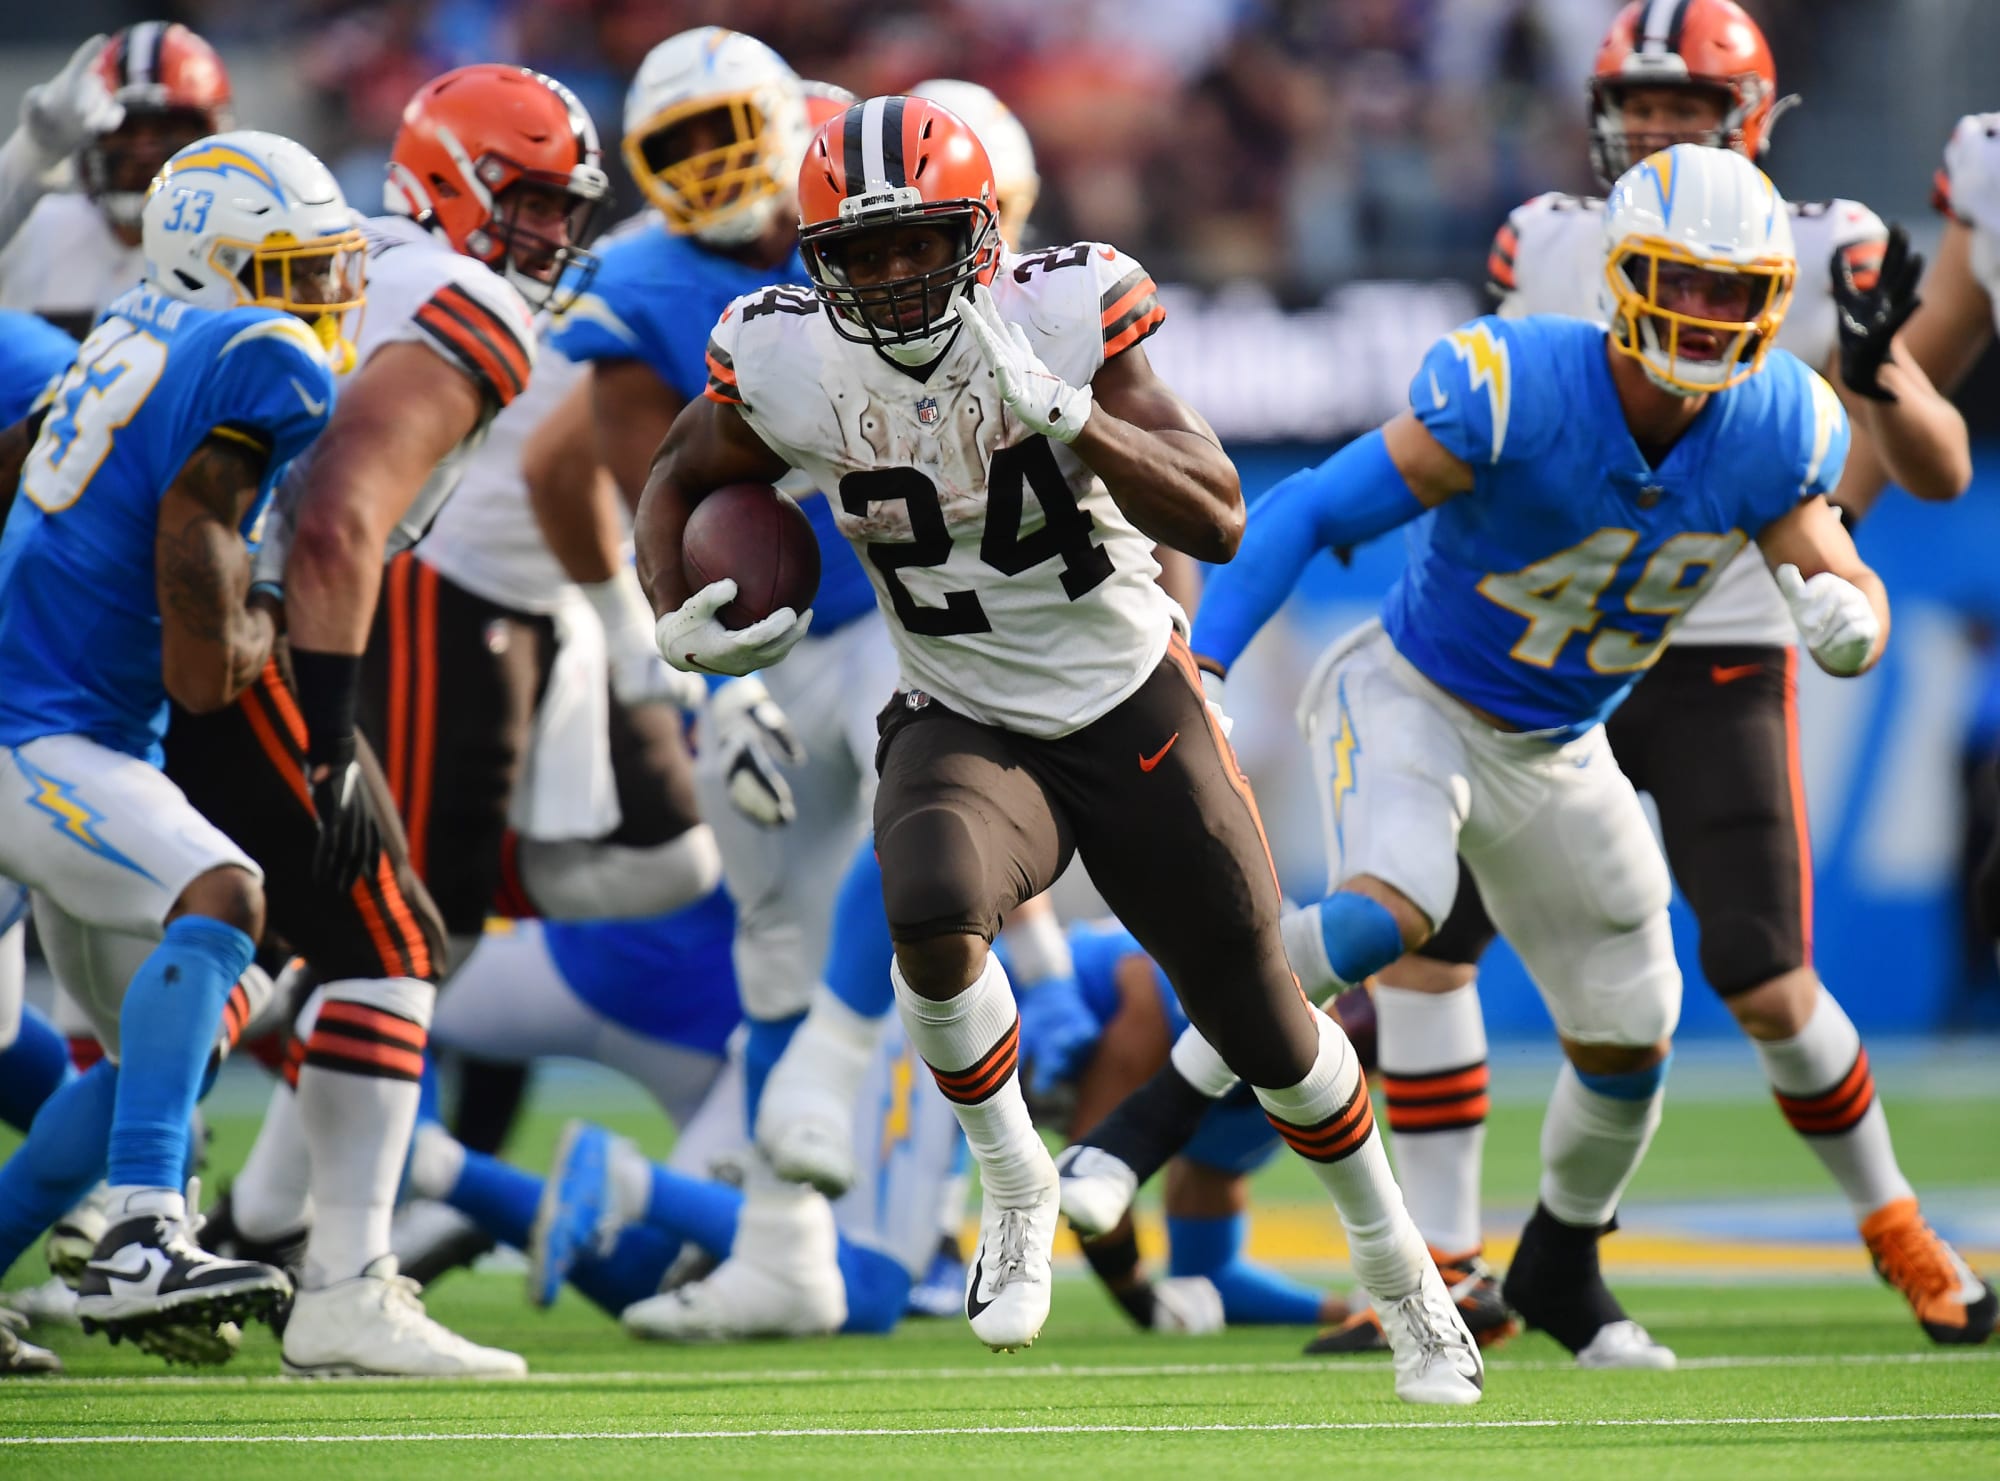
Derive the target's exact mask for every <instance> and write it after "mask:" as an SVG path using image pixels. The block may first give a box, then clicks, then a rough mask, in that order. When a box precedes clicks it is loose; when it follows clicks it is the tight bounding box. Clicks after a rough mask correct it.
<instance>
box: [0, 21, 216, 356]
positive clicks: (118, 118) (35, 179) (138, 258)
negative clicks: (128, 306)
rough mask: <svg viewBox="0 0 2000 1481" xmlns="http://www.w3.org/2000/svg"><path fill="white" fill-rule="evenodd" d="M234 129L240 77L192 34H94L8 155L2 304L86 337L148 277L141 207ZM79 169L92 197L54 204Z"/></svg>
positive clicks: (151, 29)
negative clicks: (66, 171) (178, 163)
mask: <svg viewBox="0 0 2000 1481" xmlns="http://www.w3.org/2000/svg"><path fill="white" fill-rule="evenodd" d="M230 126H231V115H230V92H229V74H228V72H227V71H225V70H224V68H223V65H222V59H221V58H220V57H218V56H217V55H216V54H215V50H214V48H213V47H211V46H210V45H209V44H208V43H207V42H206V41H204V40H203V39H202V38H201V37H200V36H198V35H196V34H195V33H194V32H193V31H190V30H189V29H188V28H187V27H186V26H182V25H174V24H169V23H168V22H166V21H141V22H140V23H139V24H137V25H134V26H127V27H126V28H125V29H124V30H122V31H119V32H117V33H116V34H115V35H113V36H111V37H109V38H106V37H103V36H93V37H92V38H91V39H90V40H88V41H86V42H84V43H83V45H82V46H80V47H78V48H77V50H76V52H75V54H74V55H73V56H71V58H70V59H69V63H68V65H66V66H65V67H64V68H63V70H62V71H61V72H60V73H58V74H57V75H56V76H55V77H53V78H51V79H49V81H47V82H45V83H43V84H42V85H40V86H39V87H35V88H31V89H30V90H29V92H28V95H27V97H26V98H25V99H24V100H23V102H22V105H21V127H20V128H19V129H17V130H16V131H15V133H14V134H13V136H12V137H11V138H9V139H8V141H7V143H6V144H5V146H4V147H0V306H4V307H7V308H15V309H27V310H30V311H31V312H33V313H37V314H40V315H41V316H42V317H43V318H45V319H48V320H49V321H50V322H52V323H54V324H57V325H60V326H61V327H62V328H64V329H67V330H68V331H69V332H70V333H71V334H74V335H76V336H78V337H79V338H81V337H82V335H83V334H84V332H85V331H86V330H88V329H89V328H90V326H91V325H92V324H93V323H95V322H96V319H97V316H98V315H99V314H100V313H101V312H103V310H104V306H105V305H106V304H108V303H109V302H110V301H111V300H112V299H113V298H114V297H115V296H117V295H118V294H120V293H123V292H124V291H125V290H126V289H127V288H130V287H131V286H132V285H133V284H134V283H136V282H138V281H139V279H140V278H141V277H143V276H144V275H145V267H146V259H145V253H144V250H143V246H142V242H141V234H142V226H141V221H140V212H141V208H142V207H143V206H144V205H145V202H146V187H147V186H148V185H149V184H151V183H152V179H153V177H154V176H155V175H157V174H158V173H159V172H160V167H161V166H162V165H163V164H165V163H166V162H167V159H168V157H169V156H170V155H172V154H174V153H175V152H176V151H178V150H180V149H182V148H185V147H186V146H187V145H189V144H192V143H193V142H194V141H195V140H197V139H199V138H202V137H203V136H204V135H207V134H213V133H216V132H218V131H219V130H222V129H226V128H229V127H230ZM65 162H73V164H74V169H75V174H76V176H77V180H78V183H79V184H80V185H81V187H82V189H81V191H80V192H77V191H63V192H60V193H57V194H54V195H48V194H45V191H46V189H47V181H48V179H49V178H50V176H51V175H52V174H53V173H54V172H56V171H57V170H58V169H59V168H60V167H61V166H62V165H63V164H64V163H65Z"/></svg>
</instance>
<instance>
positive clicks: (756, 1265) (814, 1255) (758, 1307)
mask: <svg viewBox="0 0 2000 1481" xmlns="http://www.w3.org/2000/svg"><path fill="white" fill-rule="evenodd" d="M751 1184H752V1187H751V1189H750V1191H749V1192H748V1193H747V1194H746V1196H745V1198H744V1202H743V1211H742V1212H741V1213H740V1214H739V1215H738V1216H737V1220H736V1242H735V1245H734V1247H733V1248H732V1249H731V1250H730V1253H729V1258H728V1259H727V1260H724V1261H723V1262H722V1263H721V1264H720V1265H718V1266H716V1267H715V1270H714V1272H713V1273H712V1274H710V1275H708V1276H707V1277H705V1278H704V1279H702V1280H698V1281H692V1282H690V1283H688V1284H686V1285H682V1286H679V1287H676V1288H675V1289H673V1290H670V1291H664V1292H662V1293H661V1294H660V1295H657V1296H649V1297H647V1298H646V1299H645V1300H644V1301H636V1302H634V1303H633V1304H632V1305H630V1306H628V1307H626V1308H625V1310H624V1311H623V1312H622V1313H620V1315H619V1320H620V1321H622V1322H623V1323H624V1324H625V1328H626V1330H627V1331H629V1332H632V1333H634V1334H635V1335H637V1336H640V1337H651V1338H654V1339H655V1340H657V1341H661V1342H731V1341H737V1340H740V1339H743V1338H746V1337H815V1336H821V1335H824V1334H826V1333H830V1332H837V1331H839V1330H840V1327H841V1324H842V1323H843V1322H845V1321H846V1320H847V1288H846V1286H845V1284H844V1283H843V1282H842V1280H841V1276H840V1263H839V1261H840V1254H839V1251H840V1236H839V1232H838V1231H837V1229H836V1228H835V1227H834V1221H833V1206H832V1205H831V1204H829V1203H828V1202H827V1201H826V1200H825V1199H824V1198H822V1197H821V1196H820V1195H819V1194H817V1193H815V1192H813V1191H812V1190H811V1189H810V1188H803V1187H799V1186H797V1185H795V1184H791V1183H781V1182H779V1181H778V1180H777V1179H776V1178H775V1177H773V1176H772V1174H771V1173H770V1172H769V1170H768V1169H764V1168H759V1169H758V1170H757V1172H756V1173H755V1175H754V1176H753V1177H752V1179H751Z"/></svg>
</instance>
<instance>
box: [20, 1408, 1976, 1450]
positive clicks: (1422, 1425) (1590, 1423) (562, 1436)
mask: <svg viewBox="0 0 2000 1481" xmlns="http://www.w3.org/2000/svg"><path fill="white" fill-rule="evenodd" d="M1996 1420H2000V1412H1995V1413H1976V1414H1815V1415H1799V1416H1776V1415H1731V1416H1725V1417H1723V1418H1719V1419H1462V1420H1444V1421H1436V1420H1430V1421H1425V1420H1413V1421H1409V1422H1407V1423H1406V1422H1401V1421H1396V1420H1327V1421H1316V1422H1304V1423H1298V1424H1282V1423H1280V1424H994V1425H944V1426H939V1427H937V1428H935V1429H918V1428H896V1429H889V1428H884V1427H871V1428H865V1429H851V1430H850V1429H834V1428H830V1427H826V1428H811V1429H771V1430H604V1431H590V1430H472V1431H467V1432H464V1433H456V1434H455V1433H450V1432H442V1433H440V1432H437V1431H422V1432H418V1433H414V1434H407V1435H381V1434H371V1435H342V1434H331V1435H329V1434H294V1435H273V1434H268V1433H252V1434H238V1435H161V1434H142V1435H57V1436H47V1437H43V1436H19V1437H0V1445H410V1444H452V1443H457V1444H476V1443H486V1442H492V1441H502V1442H505V1443H507V1444H517V1443H519V1442H521V1441H523V1440H557V1441H579V1440H583V1441H590V1440H856V1439H898V1440H913V1439H922V1438H925V1437H927V1436H955V1435H957V1436H973V1435H1218V1434H1219V1435H1267V1434H1292V1433H1306V1432H1313V1433H1317V1432H1320V1431H1326V1430H1371V1431H1383V1430H1566V1429H1575V1430H1591V1429H1735V1428H1743V1427H1748V1426H1768V1425H1817V1424H1964V1423H1967V1422H1972V1421H1978V1422H1982V1423H1986V1422H1992V1421H1996Z"/></svg>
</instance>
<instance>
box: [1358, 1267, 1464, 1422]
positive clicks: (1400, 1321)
mask: <svg viewBox="0 0 2000 1481" xmlns="http://www.w3.org/2000/svg"><path fill="white" fill-rule="evenodd" d="M1375 1314H1376V1316H1377V1317H1378V1318H1379V1319H1380V1320H1381V1323H1382V1335H1383V1336H1384V1337H1386V1338H1387V1339H1388V1342H1389V1351H1390V1352H1391V1353H1393V1354H1394V1355H1395V1364H1396V1397H1397V1398H1399V1399H1401V1400H1402V1401H1403V1402H1404V1403H1405V1404H1477V1403H1478V1402H1479V1400H1480V1397H1481V1395H1482V1394H1483V1392H1484V1390H1485V1387H1486V1364H1485V1361H1484V1360H1483V1359H1482V1358H1481V1357H1480V1356H1479V1344H1478V1343H1477V1342H1475V1341H1473V1338H1472V1332H1471V1330H1470V1329H1469V1328H1468V1327H1467V1326H1466V1325H1465V1318H1464V1317H1463V1316H1461V1315H1460V1314H1459V1310H1458V1303H1457V1302H1456V1301H1454V1300H1452V1298H1451V1292H1450V1291H1448V1290H1446V1289H1445V1284H1444V1278H1443V1277H1442V1276H1440V1275H1439V1274H1438V1269H1437V1266H1435V1265H1433V1264H1432V1263H1431V1262H1430V1260H1429V1259H1426V1260H1425V1261H1424V1277H1423V1283H1422V1284H1421V1285H1420V1286H1418V1287H1417V1289H1416V1290H1414V1291H1412V1292H1411V1293H1410V1294H1409V1295H1407V1296H1405V1297H1403V1299H1402V1300H1400V1301H1377V1302H1376V1303H1375Z"/></svg>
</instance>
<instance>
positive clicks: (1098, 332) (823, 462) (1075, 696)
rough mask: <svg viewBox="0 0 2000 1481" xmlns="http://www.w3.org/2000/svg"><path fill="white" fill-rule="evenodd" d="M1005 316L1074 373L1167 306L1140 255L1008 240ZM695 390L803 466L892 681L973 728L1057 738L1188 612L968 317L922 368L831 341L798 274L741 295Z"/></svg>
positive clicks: (1102, 708) (1098, 362)
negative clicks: (1007, 390) (995, 371)
mask: <svg viewBox="0 0 2000 1481" xmlns="http://www.w3.org/2000/svg"><path fill="white" fill-rule="evenodd" d="M993 296H994V299H995V301H996V302H997V303H998V304H999V307H1000V312H1001V315H1002V316H1003V317H1004V318H1006V319H1008V320H1009V321H1011V322H1013V323H1017V324H1020V325H1022V326H1023V327H1024V328H1025V329H1026V330H1027V334H1028V342H1029V343H1030V344H1031V345H1033V346H1034V349H1035V352H1036V354H1038V355H1040V356H1041V358H1042V361H1043V363H1044V364H1046V365H1047V366H1048V367H1049V369H1050V370H1052V371H1054V372H1055V373H1056V374H1057V375H1060V376H1061V377H1062V378H1063V379H1064V380H1065V381H1068V382H1069V383H1070V384H1071V385H1074V386H1081V385H1088V384H1089V383H1090V381H1091V379H1092V378H1093V377H1094V376H1095V375H1096V374H1097V371H1098V369H1099V368H1100V367H1101V366H1102V365H1103V364H1104V363H1105V361H1106V360H1108V359H1110V358H1111V357H1113V356H1115V355H1118V354H1122V353H1124V352H1125V351H1126V350H1127V349H1129V348H1131V347H1132V346H1134V345H1136V344H1138V343H1139V342H1140V341H1141V340H1143V339H1145V338H1146V337H1147V336H1149V335H1151V334H1152V333H1153V332H1154V331H1155V330H1156V329H1158V328H1159V326H1160V324H1161V322H1162V321H1163V320H1164V319H1165V317H1166V314H1165V311H1164V310H1163V309H1162V308H1161V307H1160V305H1159V301H1158V299H1157V298H1156V296H1155V294H1154V290H1153V281H1152V279H1151V278H1150V277H1148V276H1147V274H1146V271H1145V269H1144V268H1142V267H1140V266H1139V264H1138V263H1136V262H1134V261H1133V260H1132V259H1131V258H1129V257H1127V256H1126V255H1125V254H1123V253H1122V252H1119V251H1117V250H1116V249H1115V248H1111V247H1107V246H1103V245H1100V244H1097V243H1092V242H1085V243H1080V244H1078V245H1076V246H1073V247H1062V248H1056V249H1053V250H1049V251H1039V252H1034V253H1030V254H1028V255H1026V256H1015V255H1013V254H1011V253H1010V254H1007V255H1005V256H1004V257H1003V258H1002V261H1001V265H1000V268H999V270H998V271H997V273H996V274H995V275H994V279H993ZM708 370H709V384H708V390H707V392H706V394H707V395H708V396H709V397H711V398H712V399H714V400H717V401H721V402H723V403H725V404H727V405H730V406H733V407H735V408H736V410H737V411H738V412H740V413H741V414H742V416H743V418H744V420H745V421H747V422H748V423H749V424H750V426H751V428H752V429H753V430H754V431H755V432H756V433H757V435H758V436H759V437H760V438H762V439H763V441H764V442H765V443H766V444H767V445H768V446H769V447H770V448H771V450H772V451H773V452H775V453H776V454H777V455H778V456H779V457H782V458H783V459H784V460H785V461H786V462H788V463H790V464H791V465H792V466H793V467H794V468H799V469H803V470H804V471H805V472H807V473H809V474H811V475H812V477H813V478H814V479H815V480H816V481H817V482H818V484H819V487H820V488H822V489H824V490H825V491H826V494H827V499H828V501H829V503H830V504H831V505H832V506H833V510H834V517H835V521H836V523H837V524H838V525H839V527H840V531H841V533H842V534H843V535H845V536H846V537H847V538H848V539H849V540H850V541H852V542H853V543H854V545H855V546H856V548H857V549H858V550H859V551H860V553H861V556H862V564H863V565H864V566H865V567H866V568H867V571H868V576H869V579H870V580H871V581H872V582H873V583H874V585H875V591H876V598H877V601H878V602H879V603H880V605H881V607H882V608H883V610H884V611H885V612H886V613H887V614H888V618H889V629H890V633H891V635H892V636H893V637H894V639H895V643H896V648H897V653H898V656H899V658H900V659H901V664H902V677H903V683H904V686H905V687H906V688H911V689H919V690H922V691H924V692H925V693H927V694H930V695H932V696H933V697H935V698H936V699H937V700H938V701H940V702H941V703H943V704H945V705H948V706H949V707H950V708H952V709H953V710H955V711H957V712H958V713H960V714H962V715H965V716H967V717H968V718H970V719H973V720H977V721H980V722H981V723H983V724H988V725H997V726H1001V727H1004V728H1006V729H1008V730H1014V731H1019V732H1021V733H1023V734H1026V735H1034V736H1043V737H1054V736H1061V735H1067V734H1069V733H1070V732H1071V731H1074V730H1079V729H1081V728H1082V727H1083V726H1085V725H1088V724H1089V723H1090V722H1091V721H1092V720H1095V719H1097V718H1098V717H1099V716H1101V715H1103V714H1104V713H1106V712H1107V711H1108V710H1110V709H1112V708H1113V707H1114V706H1116V705H1117V704H1118V703H1119V702H1120V701H1121V700H1123V699H1125V698H1126V697H1127V696H1128V695H1130V694H1131V693H1132V692H1133V691H1134V690H1135V689H1137V688H1138V687H1139V685H1140V684H1141V683H1143V682H1144V680H1145V678H1146V676H1147V675H1148V674H1150V673H1151V672H1152V671H1153V669H1154V667H1155V666H1156V665H1157V664H1158V663H1159V661H1160V659H1161V657H1162V655H1164V653H1165V652H1166V646H1167V639H1168V636H1169V634H1170V632H1171V631H1172V625H1173V622H1174V620H1175V618H1176V617H1177V616H1178V615H1179V611H1180V609H1179V608H1178V607H1177V606H1176V605H1175V604H1174V602H1173V600H1172V599H1171V598H1170V597H1168V596H1167V595H1166V593H1165V592H1163V591H1162V590H1161V589H1160V587H1159V586H1158V585H1157V583H1156V582H1155V580H1154V577H1155V576H1157V575H1158V573H1159V565H1158V563H1157V562H1156V561H1155V560H1154V559H1153V542H1152V541H1151V540H1150V539H1149V538H1147V537H1146V536H1145V535H1143V534H1141V533H1140V532H1139V531H1138V530H1137V529H1136V528H1135V527H1134V526H1133V525H1132V523H1131V521H1129V520H1128V519H1126V517H1125V515H1124V514H1123V513H1122V512H1121V511H1120V510H1119V508H1118V506H1117V505H1116V504H1115V503H1114V502H1113V501H1112V498H1111V496H1110V494H1109V493H1108V492H1106V490H1105V488H1104V485H1103V483H1102V482H1101V481H1100V480H1099V479H1098V477H1097V475H1096V474H1095V473H1093V472H1091V470H1090V469H1089V468H1088V467H1087V466H1086V465H1085V464H1084V463H1083V461H1082V460H1081V459H1080V458H1078V457H1077V456H1076V455H1075V454H1074V453H1073V452H1071V451H1070V450H1069V449H1068V448H1067V447H1065V446H1063V445H1062V444H1060V443H1057V442H1053V441H1051V440H1049V439H1048V438H1046V437H1041V436H1038V435H1035V434H1031V433H1030V432H1029V431H1028V429H1027V428H1026V427H1024V426H1022V425H1021V423H1020V422H1019V421H1017V420H1016V419H1015V418H1014V416H1013V415H1012V414H1011V413H1010V412H1009V411H1008V409H1007V406H1006V403H1005V402H1004V401H1003V400H1002V398H1001V396H1000V393H999V391H998V389H997V388H996V386H995V384H994V381H993V376H992V373H991V372H990V371H989V370H988V369H987V366H986V362H985V361H984V360H983V359H981V358H980V355H979V352H978V350H977V349H976V348H975V347H974V345H973V343H972V340H971V336H969V335H967V334H965V333H963V332H960V333H959V334H957V335H956V336H955V337H954V339H953V340H952V342H951V344H950V346H949V347H948V348H947V350H946V351H945V354H944V356H943V358H942V359H941V360H940V361H939V363H938V364H937V365H936V366H935V367H934V368H933V369H932V370H931V371H930V373H929V375H928V376H927V377H926V378H925V379H923V380H918V379H917V378H916V377H915V376H913V375H911V374H909V373H907V372H905V371H904V370H903V369H901V368H900V367H898V366H895V365H892V364H890V363H889V362H888V361H887V360H885V359H884V358H883V357H882V356H881V355H879V354H877V353H876V352H875V350H874V349H873V348H872V347H871V346H869V345H866V344H857V343H854V342H852V341H850V340H847V339H845V338H843V337H842V336H841V335H840V333H839V332H838V331H836V330H835V328H834V327H833V325H832V324H831V323H830V322H829V321H828V319H827V317H826V314H825V312H824V310H823V309H822V308H821V306H820V304H819V301H818V300H817V299H816V298H815V297H814V296H813V294H812V291H811V290H810V289H808V288H799V287H776V288H770V289H766V290H763V291H762V292H759V293H755V294H751V295H748V296H745V297H743V298H739V299H737V300H736V302H734V303H733V304H731V305H730V306H729V308H728V309H727V310H726V311H725V312H724V313H723V316H722V320H721V322H720V323H718V324H717V325H716V327H715V330H714V332H713V334H712V335H711V337H710V341H709V350H708Z"/></svg>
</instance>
